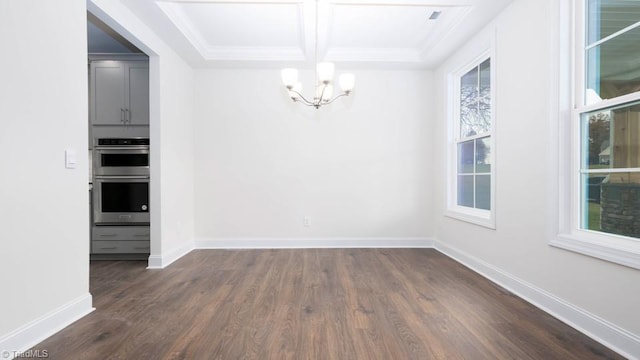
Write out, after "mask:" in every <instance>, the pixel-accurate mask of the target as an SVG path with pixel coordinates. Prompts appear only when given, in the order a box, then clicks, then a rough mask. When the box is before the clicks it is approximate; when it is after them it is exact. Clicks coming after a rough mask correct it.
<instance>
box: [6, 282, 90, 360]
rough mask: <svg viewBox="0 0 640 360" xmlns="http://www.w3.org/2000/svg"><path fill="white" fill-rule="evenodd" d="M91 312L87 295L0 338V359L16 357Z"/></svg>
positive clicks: (88, 295)
mask: <svg viewBox="0 0 640 360" xmlns="http://www.w3.org/2000/svg"><path fill="white" fill-rule="evenodd" d="M93 310H95V309H94V308H93V306H92V298H91V294H89V293H87V294H86V295H83V296H81V297H79V298H77V299H75V300H72V301H70V302H68V303H66V304H64V305H62V306H61V307H59V308H57V309H55V310H53V311H51V312H49V313H47V314H45V315H44V316H41V317H40V318H38V319H35V320H33V321H31V322H29V323H27V324H25V325H23V326H21V327H19V328H18V329H16V330H14V331H12V332H10V333H9V334H7V335H4V336H2V337H0V359H3V360H4V359H13V358H15V357H17V355H19V354H20V353H22V352H24V351H27V350H29V349H30V348H32V347H34V346H35V345H37V344H38V343H40V342H42V341H43V340H45V339H46V338H48V337H49V336H51V335H53V334H55V333H57V332H58V331H60V330H62V329H64V328H65V327H67V326H69V325H70V324H71V323H73V322H75V321H76V320H78V319H80V318H81V317H83V316H85V315H87V314H89V313H90V312H92V311H93ZM39 350H46V349H39Z"/></svg>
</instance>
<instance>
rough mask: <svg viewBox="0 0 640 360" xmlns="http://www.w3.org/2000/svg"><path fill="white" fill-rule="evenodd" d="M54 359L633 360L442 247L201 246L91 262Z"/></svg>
mask: <svg viewBox="0 0 640 360" xmlns="http://www.w3.org/2000/svg"><path fill="white" fill-rule="evenodd" d="M90 282H91V293H92V295H93V299H94V306H95V307H96V311H95V312H93V313H91V314H89V315H88V316H86V317H84V318H82V319H80V320H79V321H77V322H76V323H74V324H72V325H71V326H69V327H67V328H65V329H64V330H62V331H60V332H59V333H57V334H55V335H54V336H52V337H50V338H49V339H47V340H45V341H43V342H42V343H40V344H38V345H37V346H35V347H34V350H35V349H40V350H43V349H46V350H47V352H48V354H49V358H50V359H65V360H66V359H296V360H297V359H622V357H620V356H619V355H617V354H616V353H614V352H612V351H611V350H609V349H607V348H606V347H604V346H602V345H600V344H598V343H596V342H594V341H592V340H591V339H589V338H588V337H586V336H584V335H582V334H580V333H579V332H577V331H575V330H574V329H572V328H570V327H569V326H567V325H565V324H563V323H562V322H560V321H558V320H557V319H555V318H553V317H551V316H550V315H548V314H546V313H544V312H542V311H541V310H539V309H537V308H535V307H534V306H532V305H531V304H529V303H527V302H525V301H523V300H522V299H519V298H518V297H516V296H514V295H513V294H511V293H510V292H508V291H507V290H505V289H503V288H501V287H499V286H497V285H495V284H493V283H491V282H490V281H488V280H486V279H484V278H483V277H481V276H480V275H478V274H476V273H474V272H473V271H471V270H469V269H467V268H466V267H464V266H462V265H460V264H458V263H456V262H455V261H453V260H451V259H450V258H448V257H446V256H444V255H442V254H440V253H438V252H437V251H435V250H431V249H283V250H233V251H232V250H197V251H193V252H191V253H190V254H188V255H187V256H185V257H183V258H182V259H180V260H178V261H176V262H175V263H174V264H172V265H171V266H170V267H168V268H167V269H164V270H147V269H146V263H145V262H133V261H128V262H124V261H120V262H117V261H111V262H109V261H99V262H92V263H91V277H90Z"/></svg>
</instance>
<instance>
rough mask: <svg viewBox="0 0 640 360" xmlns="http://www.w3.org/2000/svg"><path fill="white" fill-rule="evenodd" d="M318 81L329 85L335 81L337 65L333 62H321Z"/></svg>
mask: <svg viewBox="0 0 640 360" xmlns="http://www.w3.org/2000/svg"><path fill="white" fill-rule="evenodd" d="M317 69H318V80H319V81H320V82H322V83H325V84H328V83H330V82H331V79H333V70H334V69H335V65H333V63H332V62H321V63H319V64H318V67H317Z"/></svg>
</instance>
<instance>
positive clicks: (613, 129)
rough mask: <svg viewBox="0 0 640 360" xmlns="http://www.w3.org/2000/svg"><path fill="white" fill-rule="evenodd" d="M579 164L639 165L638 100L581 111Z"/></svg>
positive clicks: (597, 166) (601, 166)
mask: <svg viewBox="0 0 640 360" xmlns="http://www.w3.org/2000/svg"><path fill="white" fill-rule="evenodd" d="M582 129H583V131H582V143H583V147H582V164H583V165H582V167H583V169H584V168H588V169H614V168H617V169H620V168H635V167H640V103H633V104H625V105H622V106H618V107H612V108H607V109H603V110H599V111H593V112H590V113H585V114H582Z"/></svg>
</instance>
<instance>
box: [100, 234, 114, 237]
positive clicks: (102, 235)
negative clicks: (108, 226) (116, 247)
mask: <svg viewBox="0 0 640 360" xmlns="http://www.w3.org/2000/svg"><path fill="white" fill-rule="evenodd" d="M98 236H100V237H115V236H118V234H100V235H98Z"/></svg>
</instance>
